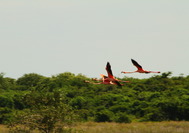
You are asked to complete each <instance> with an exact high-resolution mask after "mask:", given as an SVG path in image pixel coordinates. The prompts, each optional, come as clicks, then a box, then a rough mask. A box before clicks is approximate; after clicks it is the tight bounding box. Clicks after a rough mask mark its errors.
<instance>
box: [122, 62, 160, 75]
mask: <svg viewBox="0 0 189 133" xmlns="http://www.w3.org/2000/svg"><path fill="white" fill-rule="evenodd" d="M131 61H132V63H133V65H134V66H135V67H137V70H136V71H134V72H124V71H122V72H121V73H136V72H138V73H146V74H147V73H160V71H156V72H155V71H146V70H144V69H143V68H142V66H141V65H139V64H138V62H136V61H135V60H133V59H131Z"/></svg>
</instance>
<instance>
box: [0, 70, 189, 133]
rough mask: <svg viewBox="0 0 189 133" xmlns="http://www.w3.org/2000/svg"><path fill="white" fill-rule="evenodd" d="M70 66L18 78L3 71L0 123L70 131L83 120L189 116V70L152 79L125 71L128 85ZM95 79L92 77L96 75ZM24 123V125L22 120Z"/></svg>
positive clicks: (13, 127) (16, 129) (47, 132)
mask: <svg viewBox="0 0 189 133" xmlns="http://www.w3.org/2000/svg"><path fill="white" fill-rule="evenodd" d="M85 80H91V79H90V78H88V77H86V76H84V75H82V74H78V75H75V74H73V73H70V72H65V73H61V74H58V75H54V76H52V77H45V76H42V75H39V74H36V73H29V74H25V75H23V76H22V77H20V78H18V79H12V78H8V77H5V76H4V74H3V73H1V74H0V124H8V125H9V127H10V128H11V130H12V131H14V132H22V131H28V132H29V131H32V130H38V131H40V132H44V133H51V132H63V131H65V132H71V131H73V130H74V129H73V128H72V127H73V124H74V123H75V122H76V121H79V122H91V121H93V122H116V123H131V122H149V121H183V120H184V121H188V120H189V76H186V77H184V76H182V75H181V76H178V77H172V76H171V72H167V73H162V74H161V75H157V76H153V77H151V78H148V79H137V78H128V77H124V78H122V79H121V80H128V81H130V83H124V86H122V87H118V86H116V85H103V84H99V85H94V84H89V83H85V82H84V81H85ZM91 82H92V81H91ZM18 125H21V126H18Z"/></svg>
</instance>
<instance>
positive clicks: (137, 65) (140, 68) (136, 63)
mask: <svg viewBox="0 0 189 133" xmlns="http://www.w3.org/2000/svg"><path fill="white" fill-rule="evenodd" d="M131 61H132V63H133V65H134V66H136V67H137V68H138V70H142V66H141V65H139V64H138V62H136V61H135V60H133V59H131Z"/></svg>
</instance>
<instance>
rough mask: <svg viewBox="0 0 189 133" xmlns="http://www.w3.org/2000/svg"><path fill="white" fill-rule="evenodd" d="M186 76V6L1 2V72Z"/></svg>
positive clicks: (140, 1)
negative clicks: (109, 69) (139, 68)
mask: <svg viewBox="0 0 189 133" xmlns="http://www.w3.org/2000/svg"><path fill="white" fill-rule="evenodd" d="M131 58H133V59H135V60H136V61H138V63H139V64H141V65H142V66H143V68H144V69H146V70H152V71H161V72H168V71H171V72H172V73H173V75H172V76H179V75H180V74H184V76H187V75H189V71H188V68H189V62H188V58H189V1H188V0H30V1H29V0H28V1H26V0H0V72H3V73H5V77H11V78H19V77H21V76H23V75H24V74H27V73H38V74H41V75H43V76H52V75H56V74H60V73H64V72H71V73H74V74H79V73H81V74H83V75H85V76H87V77H96V78H100V74H106V71H105V65H106V63H107V61H109V62H110V64H111V66H112V71H113V74H114V76H116V77H120V78H122V77H124V76H128V77H134V78H148V77H151V76H153V75H157V74H148V75H147V74H139V73H135V74H121V71H135V70H136V68H135V67H134V66H133V65H132V63H131Z"/></svg>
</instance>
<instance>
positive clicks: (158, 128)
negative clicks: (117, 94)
mask: <svg viewBox="0 0 189 133" xmlns="http://www.w3.org/2000/svg"><path fill="white" fill-rule="evenodd" d="M74 129H76V131H75V130H73V131H75V132H74V133H189V122H186V121H181V122H176V121H170V122H133V123H130V124H124V123H123V124H120V123H96V122H86V123H80V124H78V125H77V126H75V127H74ZM0 133H8V128H6V126H4V125H0Z"/></svg>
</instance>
